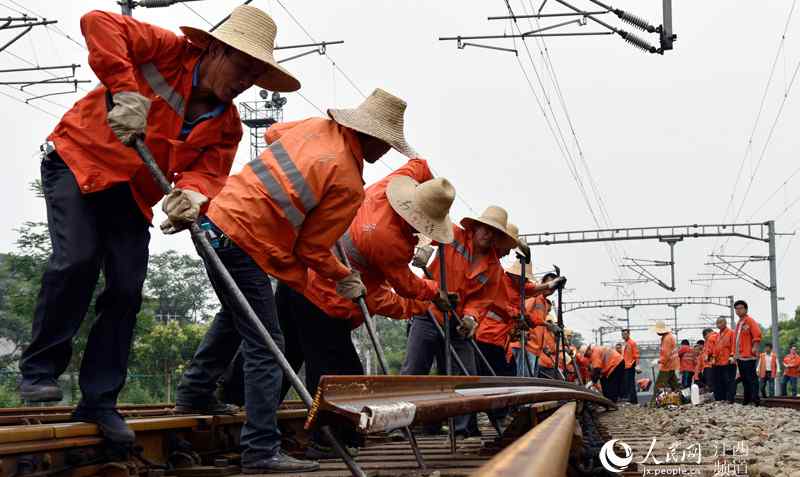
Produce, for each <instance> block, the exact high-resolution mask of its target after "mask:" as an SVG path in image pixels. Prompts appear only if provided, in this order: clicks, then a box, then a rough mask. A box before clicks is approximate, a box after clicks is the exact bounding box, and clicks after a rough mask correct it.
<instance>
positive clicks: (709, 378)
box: [702, 366, 714, 392]
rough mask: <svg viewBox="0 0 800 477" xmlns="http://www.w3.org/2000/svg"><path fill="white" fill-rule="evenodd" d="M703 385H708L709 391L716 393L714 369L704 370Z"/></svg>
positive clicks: (711, 367) (710, 367)
mask: <svg viewBox="0 0 800 477" xmlns="http://www.w3.org/2000/svg"><path fill="white" fill-rule="evenodd" d="M702 375H703V384H705V385H706V387H707V388H708V390H709V391H711V392H714V367H713V366H709V367H708V368H703V373H702Z"/></svg>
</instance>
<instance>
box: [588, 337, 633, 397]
mask: <svg viewBox="0 0 800 477" xmlns="http://www.w3.org/2000/svg"><path fill="white" fill-rule="evenodd" d="M578 353H579V354H581V355H583V356H586V357H588V358H589V360H590V361H589V362H590V366H591V367H592V381H593V382H595V383H597V382H600V385H601V387H602V389H603V396H605V397H607V398H608V399H609V400H610V401H611V402H617V400H618V399H619V397H620V394H621V393H622V381H623V378H624V375H625V361H624V360H623V358H622V355H621V354H619V353H617V352H616V351H615V350H613V349H611V348H608V347H606V346H597V345H592V344H590V345H583V346H581V348H580V350H579V351H578Z"/></svg>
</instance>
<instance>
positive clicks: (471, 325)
mask: <svg viewBox="0 0 800 477" xmlns="http://www.w3.org/2000/svg"><path fill="white" fill-rule="evenodd" d="M477 329H478V320H476V319H475V317H474V316H465V317H463V318H461V324H460V325H458V328H456V330H457V331H458V334H460V335H461V336H463V337H464V338H472V337H473V336H475V331H477Z"/></svg>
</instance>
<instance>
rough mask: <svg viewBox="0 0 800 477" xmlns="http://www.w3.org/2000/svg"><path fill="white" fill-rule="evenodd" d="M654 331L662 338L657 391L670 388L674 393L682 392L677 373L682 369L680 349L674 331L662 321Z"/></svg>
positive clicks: (658, 361) (658, 322)
mask: <svg viewBox="0 0 800 477" xmlns="http://www.w3.org/2000/svg"><path fill="white" fill-rule="evenodd" d="M652 330H653V332H655V333H656V334H657V335H658V336H660V337H661V349H660V351H659V356H658V360H657V364H658V376H657V377H656V384H655V386H656V389H657V390H658V389H663V388H666V387H669V388H670V389H672V390H673V391H678V390H680V385H679V383H678V378H677V376H676V375H675V373H676V372H677V371H678V368H680V361H679V359H678V347H677V345H676V343H675V336H673V334H672V330H671V329H670V328H669V327H668V326H667V325H665V324H664V322H663V321H661V320H658V321H657V322H656V324H655V326H654V327H653V329H652Z"/></svg>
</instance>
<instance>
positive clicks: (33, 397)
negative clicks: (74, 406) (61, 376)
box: [19, 378, 64, 402]
mask: <svg viewBox="0 0 800 477" xmlns="http://www.w3.org/2000/svg"><path fill="white" fill-rule="evenodd" d="M19 397H20V399H22V400H23V401H27V402H52V401H60V400H62V399H63V398H64V393H62V392H61V388H60V387H59V386H58V382H57V381H56V380H55V379H53V378H39V379H37V380H35V381H33V382H26V381H22V383H21V384H20V385H19Z"/></svg>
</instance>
